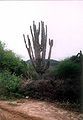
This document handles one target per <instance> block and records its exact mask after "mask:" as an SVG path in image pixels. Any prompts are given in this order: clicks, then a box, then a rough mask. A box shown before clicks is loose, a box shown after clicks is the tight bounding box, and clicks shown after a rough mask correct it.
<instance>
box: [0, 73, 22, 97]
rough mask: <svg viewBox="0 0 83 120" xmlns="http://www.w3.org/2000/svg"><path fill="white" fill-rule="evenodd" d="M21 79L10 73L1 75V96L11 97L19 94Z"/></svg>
mask: <svg viewBox="0 0 83 120" xmlns="http://www.w3.org/2000/svg"><path fill="white" fill-rule="evenodd" d="M20 84H21V79H20V78H19V77H17V76H15V75H14V74H12V75H11V73H10V72H8V71H3V72H2V73H0V96H7V97H8V96H10V95H11V94H12V95H15V94H17V93H19V87H20Z"/></svg>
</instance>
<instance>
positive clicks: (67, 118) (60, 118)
mask: <svg viewBox="0 0 83 120" xmlns="http://www.w3.org/2000/svg"><path fill="white" fill-rule="evenodd" d="M79 116H80V114H79V113H77V112H71V111H69V110H64V109H62V108H60V107H57V106H56V105H55V104H53V103H49V102H42V101H37V100H30V99H28V100H24V99H22V100H17V101H0V120H83V118H82V117H79Z"/></svg>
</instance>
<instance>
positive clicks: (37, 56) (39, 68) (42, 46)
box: [23, 21, 53, 76]
mask: <svg viewBox="0 0 83 120" xmlns="http://www.w3.org/2000/svg"><path fill="white" fill-rule="evenodd" d="M30 31H31V35H32V42H33V47H32V44H31V40H30V38H29V35H27V39H28V45H27V42H26V38H25V35H24V34H23V38H24V42H25V46H26V48H27V51H28V53H29V57H30V59H31V62H32V65H33V67H34V69H35V71H36V72H37V73H38V74H39V75H41V76H42V74H43V73H45V71H46V70H47V69H48V68H49V65H50V57H51V50H52V46H53V40H50V39H49V46H50V49H49V54H48V61H47V62H45V56H46V44H47V26H46V29H45V28H44V22H42V21H41V43H40V41H39V35H40V22H39V27H38V29H36V25H35V22H34V21H33V31H32V27H31V26H30ZM28 46H29V47H28Z"/></svg>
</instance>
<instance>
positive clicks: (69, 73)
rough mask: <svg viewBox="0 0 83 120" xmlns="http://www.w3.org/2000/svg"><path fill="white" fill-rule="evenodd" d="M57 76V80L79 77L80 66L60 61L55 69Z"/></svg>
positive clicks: (68, 60) (67, 61)
mask: <svg viewBox="0 0 83 120" xmlns="http://www.w3.org/2000/svg"><path fill="white" fill-rule="evenodd" d="M57 75H58V77H59V78H62V79H66V78H76V77H78V76H79V75H80V64H78V63H75V62H73V61H71V60H70V59H65V60H64V61H61V62H60V64H59V65H58V67H57Z"/></svg>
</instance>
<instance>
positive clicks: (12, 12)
mask: <svg viewBox="0 0 83 120" xmlns="http://www.w3.org/2000/svg"><path fill="white" fill-rule="evenodd" d="M33 20H34V21H35V22H36V24H37V25H38V22H40V21H41V20H42V21H44V24H45V25H47V27H48V39H49V38H50V39H53V41H54V45H53V48H52V55H51V59H56V60H61V59H64V58H66V57H69V56H71V55H75V54H77V53H78V52H79V51H80V50H82V51H83V2H82V1H39V2H38V1H0V40H1V41H3V42H5V43H6V46H7V48H8V49H11V50H12V51H13V52H15V53H16V54H18V55H20V56H21V57H22V58H23V59H24V60H27V59H29V56H28V52H27V50H26V48H25V44H24V41H23V33H24V34H25V35H27V34H28V35H29V36H30V37H31V34H30V28H29V26H30V25H32V24H33ZM47 53H48V49H47Z"/></svg>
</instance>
